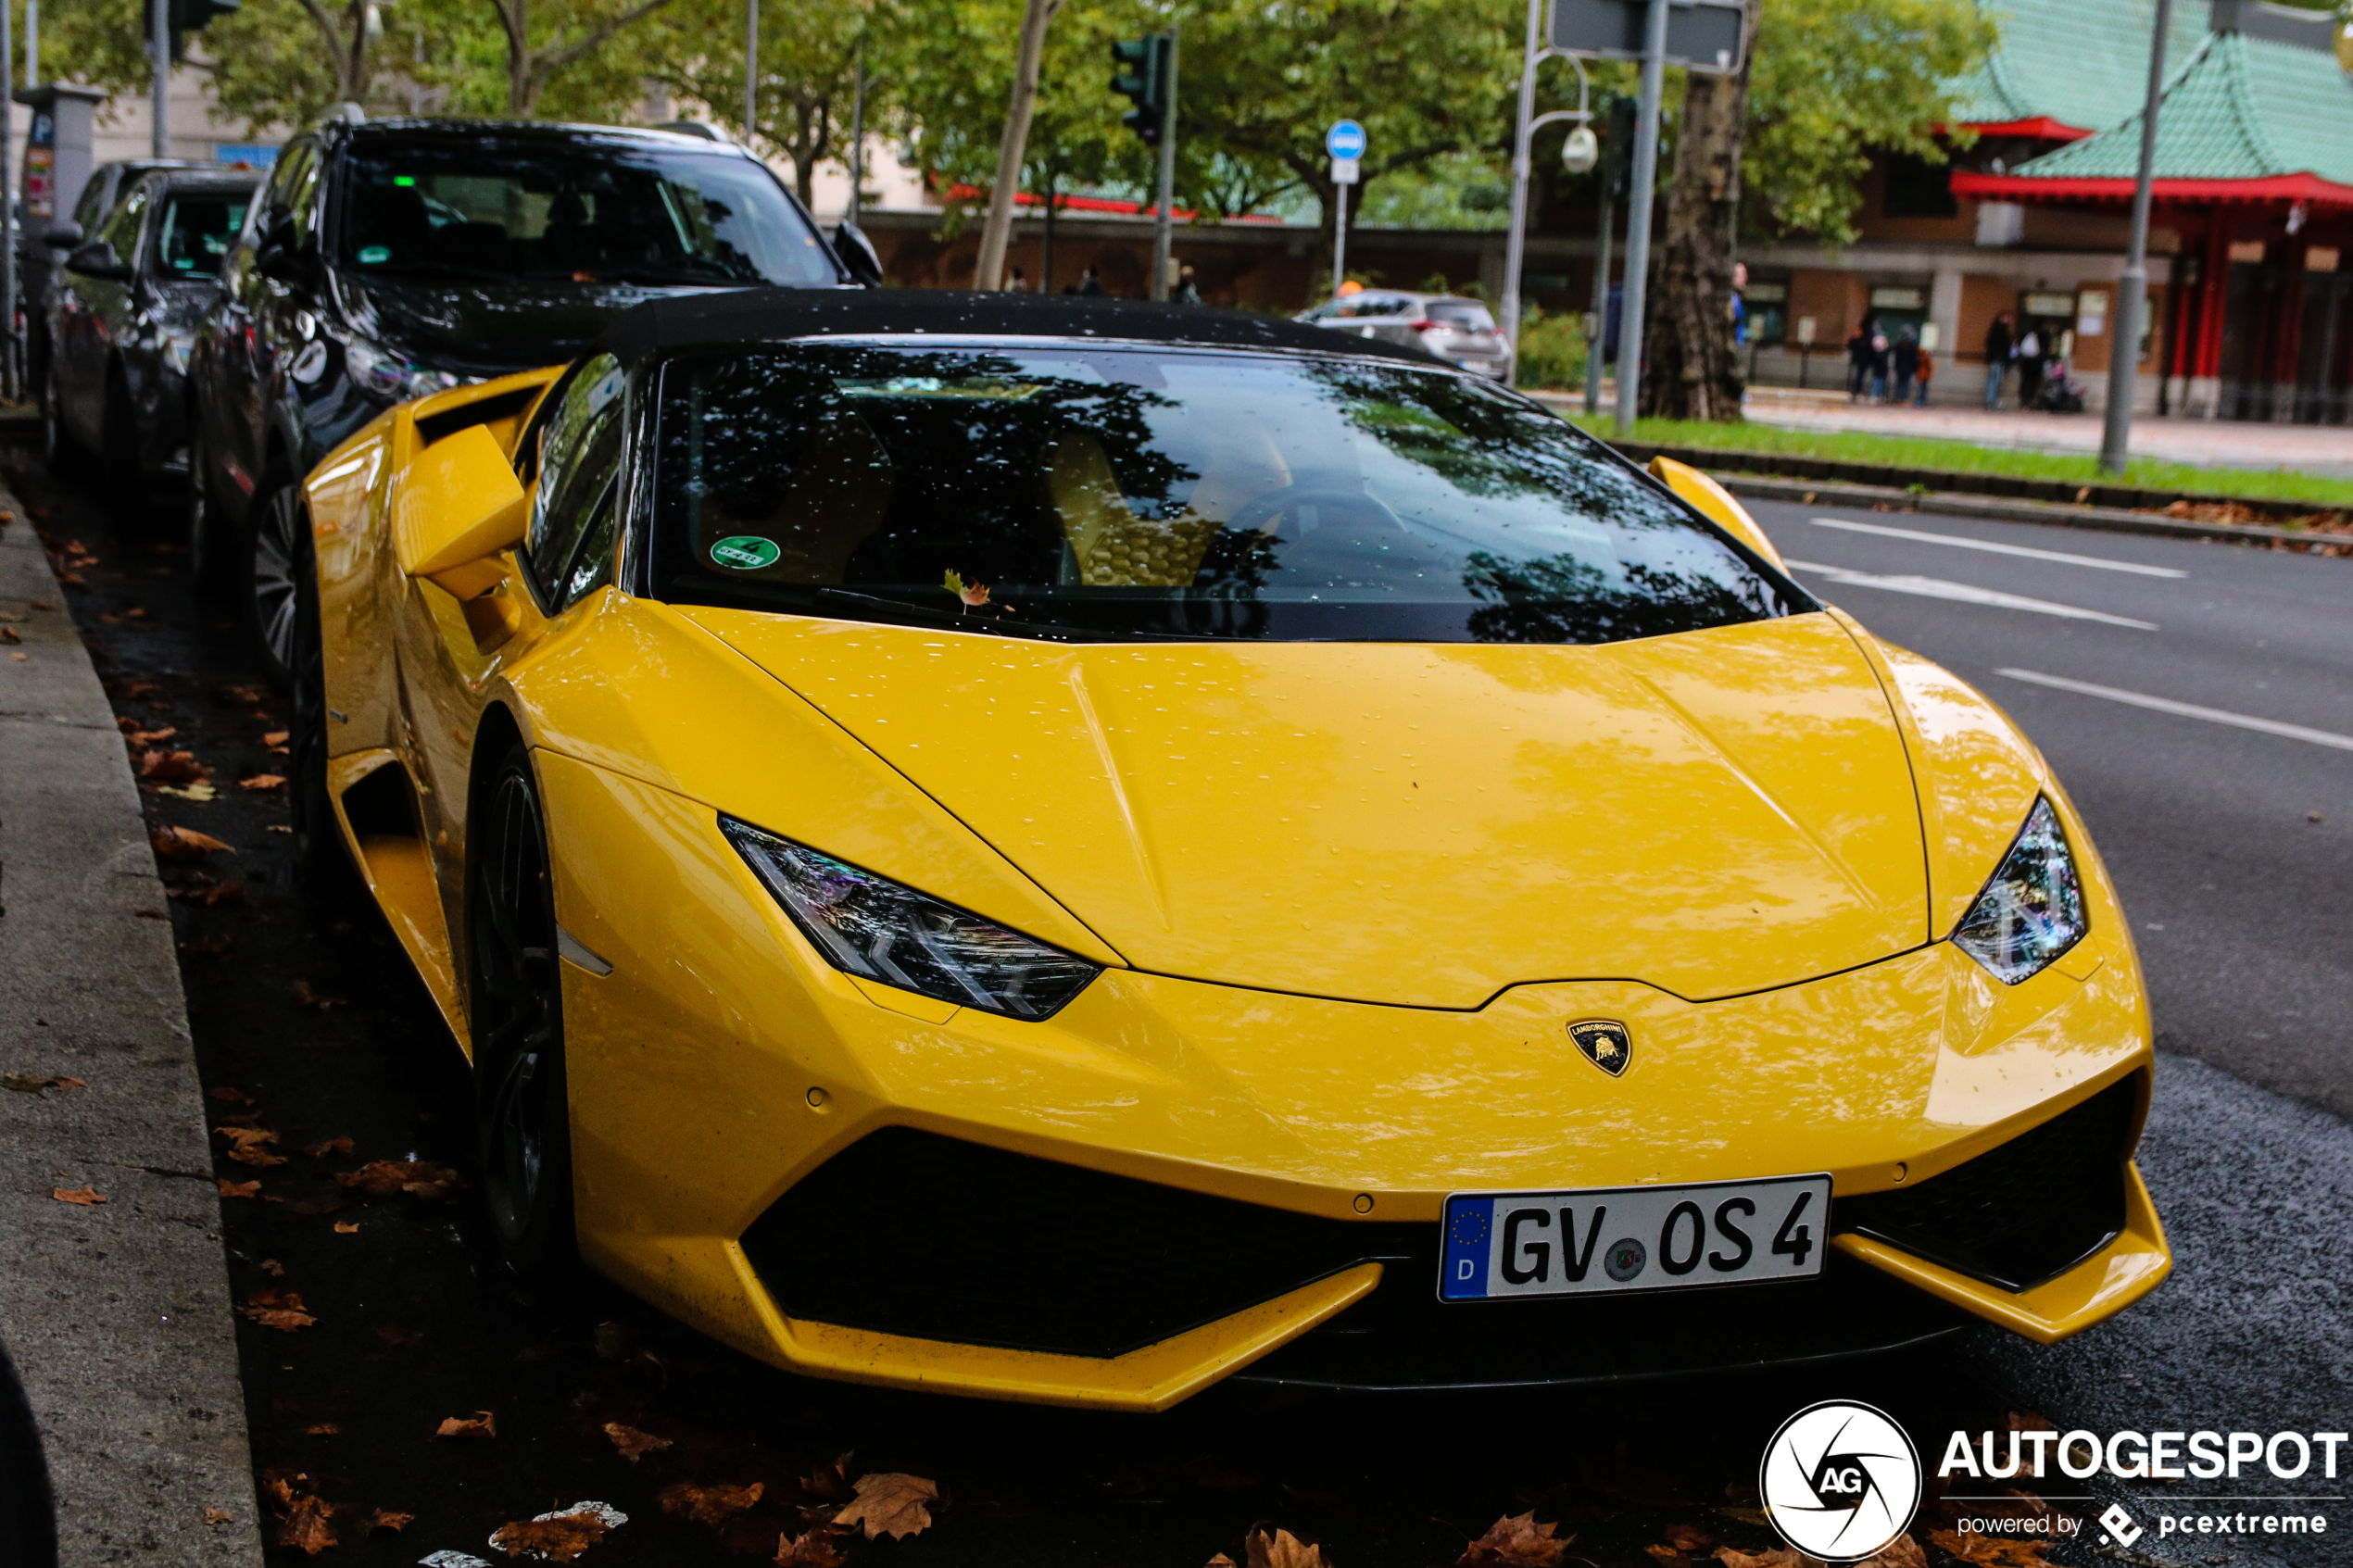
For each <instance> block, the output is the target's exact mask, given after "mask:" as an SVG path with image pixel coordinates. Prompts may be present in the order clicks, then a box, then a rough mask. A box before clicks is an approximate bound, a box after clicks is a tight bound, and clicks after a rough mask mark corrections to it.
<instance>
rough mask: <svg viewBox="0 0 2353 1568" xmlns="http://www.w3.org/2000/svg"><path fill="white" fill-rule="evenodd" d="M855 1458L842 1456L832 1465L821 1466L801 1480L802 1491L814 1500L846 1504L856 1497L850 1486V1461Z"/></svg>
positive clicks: (849, 1455)
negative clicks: (820, 1499) (828, 1500)
mask: <svg viewBox="0 0 2353 1568" xmlns="http://www.w3.org/2000/svg"><path fill="white" fill-rule="evenodd" d="M854 1457H855V1456H854V1455H852V1454H842V1455H840V1456H838V1457H837V1458H836V1459H835V1461H833V1463H831V1464H821V1465H819V1466H818V1467H817V1468H816V1469H814V1470H812V1471H811V1472H810V1473H809V1474H807V1475H806V1476H804V1477H803V1478H802V1479H801V1483H800V1489H801V1490H802V1491H804V1492H807V1493H808V1494H809V1495H810V1496H811V1497H812V1498H824V1499H830V1500H834V1501H843V1502H846V1501H848V1500H849V1498H850V1497H851V1496H853V1495H854V1492H855V1488H853V1487H852V1486H850V1484H849V1461H850V1460H851V1459H852V1458H854Z"/></svg>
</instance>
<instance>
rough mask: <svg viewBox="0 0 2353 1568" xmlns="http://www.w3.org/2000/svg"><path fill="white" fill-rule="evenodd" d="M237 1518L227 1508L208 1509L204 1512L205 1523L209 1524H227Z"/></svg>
mask: <svg viewBox="0 0 2353 1568" xmlns="http://www.w3.org/2000/svg"><path fill="white" fill-rule="evenodd" d="M236 1517H237V1516H236V1515H235V1514H233V1513H232V1512H229V1511H228V1510H227V1509H225V1508H208V1509H206V1510H205V1511H204V1522H205V1523H206V1524H228V1523H229V1522H230V1521H231V1520H233V1519H234V1518H236Z"/></svg>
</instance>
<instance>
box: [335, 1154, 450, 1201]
mask: <svg viewBox="0 0 2353 1568" xmlns="http://www.w3.org/2000/svg"><path fill="white" fill-rule="evenodd" d="M335 1180H337V1181H338V1182H341V1183H342V1184H343V1185H346V1186H347V1187H355V1188H357V1189H358V1190H359V1191H361V1192H364V1193H366V1194H367V1195H368V1196H369V1197H371V1198H390V1197H391V1196H392V1195H393V1194H394V1193H396V1192H405V1193H408V1194H410V1195H411V1196H413V1197H416V1198H447V1197H448V1196H449V1195H450V1194H451V1193H453V1192H456V1191H458V1190H459V1188H460V1187H463V1186H464V1185H466V1184H465V1183H464V1182H463V1181H461V1180H459V1176H458V1173H457V1172H455V1171H453V1170H451V1169H450V1168H449V1167H448V1166H447V1165H435V1164H434V1163H433V1161H431V1160H370V1161H368V1163H366V1164H365V1165H362V1166H360V1167H359V1169H358V1170H357V1171H346V1172H344V1173H342V1174H341V1175H339V1176H337V1177H336V1178H335Z"/></svg>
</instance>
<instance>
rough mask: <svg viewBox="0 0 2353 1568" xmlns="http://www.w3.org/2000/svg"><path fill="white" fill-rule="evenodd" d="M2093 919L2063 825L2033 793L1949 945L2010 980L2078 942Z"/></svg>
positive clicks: (2037, 969)
mask: <svg viewBox="0 0 2353 1568" xmlns="http://www.w3.org/2000/svg"><path fill="white" fill-rule="evenodd" d="M2090 924H2091V922H2089V921H2088V920H2087V919H2085V917H2084V914H2083V884H2082V882H2081V881H2079V880H2078V879H2077V877H2076V875H2075V857H2074V856H2072V855H2070V854H2069V853H2068V849H2067V833H2066V830H2064V829H2063V828H2061V827H2060V826H2059V820H2058V813H2057V811H2054V810H2052V809H2051V803H2050V802H2049V801H2048V800H2045V799H2042V798H2040V797H2038V798H2037V799H2036V800H2035V802H2034V809H2033V810H2032V811H2030V812H2028V813H2027V814H2026V825H2025V826H2024V827H2023V828H2020V830H2019V834H2018V841H2017V842H2016V843H2014V844H2012V845H2011V846H2010V852H2009V853H2008V854H2007V855H2005V856H2004V857H2003V858H2002V863H2001V865H1999V866H1998V867H1996V868H1995V869H1994V876H1993V880H1992V881H1990V882H1988V883H1987V884H1985V891H1984V892H1982V893H1980V894H1979V895H1978V896H1977V902H1976V903H1974V904H1972V905H1970V906H1969V913H1968V914H1966V915H1963V916H1962V917H1961V923H1960V925H1959V926H1958V927H1957V929H1956V930H1955V931H1954V933H1953V944H1954V946H1956V947H1958V948H1960V950H1961V951H1962V952H1964V953H1967V954H1968V955H1969V957H1970V958H1973V959H1975V960H1977V961H1978V962H1979V963H1982V964H1983V965H1984V966H1985V967H1986V969H1987V971H1988V972H1991V973H1992V974H1993V976H1994V978H1995V979H1996V980H1999V981H2000V982H2002V984H2004V985H2017V984H2018V983H2019V982H2020V981H2021V980H2024V979H2026V978H2027V977H2028V976H2030V975H2033V974H2038V973H2040V972H2042V971H2043V970H2044V969H2045V967H2047V966H2048V965H2049V964H2050V963H2051V961H2052V960H2055V959H2057V957H2058V956H2059V955H2060V954H2061V953H2064V952H2066V951H2067V950H2068V949H2069V948H2070V947H2074V946H2075V944H2076V943H2078V942H2081V941H2082V939H2083V933H2084V932H2085V931H2086V930H2088V929H2089V928H2090Z"/></svg>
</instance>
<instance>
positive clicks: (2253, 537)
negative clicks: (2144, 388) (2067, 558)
mask: <svg viewBox="0 0 2353 1568" xmlns="http://www.w3.org/2000/svg"><path fill="white" fill-rule="evenodd" d="M1710 472H1711V474H1712V476H1713V477H1714V478H1715V479H1716V480H1717V481H1718V483H1721V484H1722V485H1723V486H1724V488H1725V489H1727V490H1730V492H1731V493H1732V494H1733V495H1743V496H1747V497H1749V498H1751V499H1754V500H1760V501H1796V502H1799V503H1801V504H1806V505H1812V504H1819V505H1822V506H1830V507H1837V506H1851V507H1881V506H1884V507H1888V508H1894V509H1897V510H1903V511H1915V512H1937V513H1941V514H1944V515H1945V516H1950V517H1982V518H1990V519H1992V520H1994V521H1997V522H2037V523H2041V524H2043V525H2044V526H2045V527H2050V528H2089V529H2096V530H2099V531H2101V532H2103V533H2145V534H2152V535H2156V536H2158V537H2162V538H2169V539H2213V540H2220V541H2222V542H2224V543H2226V544H2233V545H2256V544H2261V545H2271V544H2280V545H2293V546H2323V547H2328V546H2334V547H2335V548H2338V549H2342V550H2345V551H2347V553H2348V554H2353V534H2348V533H2312V532H2310V531H2309V530H2308V529H2299V528H2273V527H2271V526H2270V525H2269V524H2266V523H2254V522H2198V521H2193V520H2191V519H2187V518H2174V517H2152V516H2150V515H2149V514H2148V513H2146V512H2128V511H2124V510H2121V509H2120V508H2114V507H2070V506H2065V505H2062V504H2060V503H2057V502H2053V501H2015V500H2009V499H2006V498H2004V497H2002V496H1998V495H1961V494H1957V493H1955V492H1952V491H1931V492H1929V493H1928V494H1926V495H1919V494H1916V493H1915V492H1913V491H1909V490H1899V489H1897V488H1895V487H1894V485H1889V484H1840V483H1831V482H1828V481H1819V480H1804V479H1765V478H1760V477H1758V476H1756V475H1755V474H1743V473H1735V472H1728V471H1726V470H1710Z"/></svg>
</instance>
